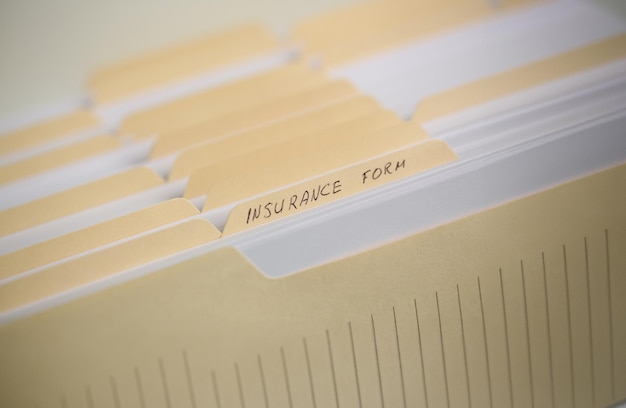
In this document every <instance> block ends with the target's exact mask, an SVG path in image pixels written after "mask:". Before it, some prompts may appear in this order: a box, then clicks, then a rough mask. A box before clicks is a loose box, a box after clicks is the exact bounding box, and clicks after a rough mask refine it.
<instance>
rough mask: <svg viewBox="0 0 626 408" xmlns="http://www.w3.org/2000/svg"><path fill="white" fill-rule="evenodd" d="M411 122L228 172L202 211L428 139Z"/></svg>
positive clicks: (211, 188) (216, 186) (210, 193)
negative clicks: (263, 165) (250, 169)
mask: <svg viewBox="0 0 626 408" xmlns="http://www.w3.org/2000/svg"><path fill="white" fill-rule="evenodd" d="M411 125H412V124H411V123H400V124H398V125H395V126H391V127H388V128H384V129H381V130H378V131H375V132H371V133H368V132H362V133H359V134H355V135H352V136H350V137H345V138H342V139H341V140H339V141H338V142H337V143H335V144H333V145H329V146H326V147H324V148H322V149H319V150H317V151H315V152H311V153H309V154H306V155H300V156H299V157H292V158H290V159H289V160H285V161H283V162H280V163H276V164H274V165H271V166H265V167H264V168H262V169H255V170H254V171H247V172H245V171H244V172H242V173H239V174H233V175H226V176H229V177H228V178H224V179H222V180H221V181H219V182H218V183H216V184H214V185H213V186H211V187H209V190H208V193H207V198H206V201H205V202H204V207H203V210H202V211H208V210H212V209H216V208H219V207H222V206H224V205H228V204H233V203H236V202H237V201H239V200H243V199H246V198H249V197H253V196H255V195H258V194H264V193H267V192H269V191H272V190H275V189H279V188H283V187H284V186H288V185H290V184H294V183H298V182H301V181H304V180H306V179H308V178H313V177H316V176H319V175H321V174H324V173H326V172H329V171H333V170H338V169H340V168H343V167H346V166H349V165H351V164H354V163H358V162H360V161H364V160H368V159H370V158H373V157H376V156H380V155H382V154H384V153H387V152H391V151H393V150H397V149H401V148H403V147H407V146H410V145H412V144H415V143H417V142H419V141H421V140H425V139H428V135H427V134H426V132H424V131H423V130H422V129H421V128H420V127H419V126H411Z"/></svg>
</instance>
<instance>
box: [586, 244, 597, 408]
mask: <svg viewBox="0 0 626 408" xmlns="http://www.w3.org/2000/svg"><path fill="white" fill-rule="evenodd" d="M583 242H584V244H585V275H586V284H587V316H588V322H587V324H588V329H589V362H590V363H591V402H592V404H593V405H594V406H595V405H596V377H595V361H594V360H595V359H594V355H593V326H592V321H591V320H592V316H591V282H590V281H589V251H588V249H587V237H584V238H583Z"/></svg>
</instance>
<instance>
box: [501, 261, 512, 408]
mask: <svg viewBox="0 0 626 408" xmlns="http://www.w3.org/2000/svg"><path fill="white" fill-rule="evenodd" d="M499 273H500V295H501V299H502V315H503V316H504V337H505V343H504V345H505V346H506V365H507V368H508V371H509V397H510V403H511V408H513V407H514V406H515V405H514V400H513V375H512V373H511V350H510V347H509V325H508V321H507V318H506V303H505V302H504V282H503V280H502V268H500V269H499Z"/></svg>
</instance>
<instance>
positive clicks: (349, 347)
mask: <svg viewBox="0 0 626 408" xmlns="http://www.w3.org/2000/svg"><path fill="white" fill-rule="evenodd" d="M624 201H626V167H624V166H621V167H619V168H615V169H612V170H609V171H606V172H603V173H599V174H597V175H593V176H590V177H588V178H585V179H582V180H579V181H575V182H573V183H569V184H566V185H563V186H560V187H558V188H555V189H552V190H548V191H545V192H542V193H539V194H536V195H533V196H530V197H528V198H524V199H521V200H517V201H515V202H511V203H509V204H506V205H503V206H500V207H497V208H494V209H490V210H487V211H484V212H482V213H480V214H477V215H473V216H470V217H467V218H465V219H462V220H459V221H456V222H453V223H450V224H448V225H445V226H442V227H438V228H435V229H433V230H430V231H427V232H424V233H421V234H418V235H416V236H413V237H409V238H406V239H403V240H401V241H398V242H395V243H392V244H389V245H385V246H383V247H380V248H378V249H373V250H370V251H368V252H366V253H362V254H358V255H355V256H351V257H349V258H346V259H343V260H340V261H337V262H334V263H332V264H329V265H323V266H320V267H317V268H314V269H311V270H308V271H304V272H302V273H298V274H295V275H292V276H288V277H285V278H281V279H267V278H265V277H263V276H262V275H261V274H260V273H259V272H257V271H256V270H255V268H254V267H253V266H252V265H250V264H249V263H248V262H247V261H245V259H243V257H242V256H241V255H239V254H238V253H237V252H236V251H235V250H233V249H228V248H225V249H222V250H219V251H216V252H213V253H209V254H206V255H204V256H201V257H198V258H195V259H192V260H190V261H188V262H185V263H182V264H179V265H175V266H172V267H169V268H166V269H164V270H161V271H158V272H155V273H153V274H150V275H148V276H144V277H142V278H139V279H137V280H135V281H131V282H128V283H126V284H123V285H120V286H117V287H114V288H111V289H108V290H105V291H102V292H100V293H97V294H94V295H91V296H89V297H86V298H83V299H79V300H77V301H74V302H71V303H68V304H66V305H63V306H60V307H57V308H55V309H52V310H48V311H45V312H42V313H40V314H38V315H36V316H33V317H30V318H26V319H23V320H20V321H17V322H14V323H11V324H9V325H6V326H4V327H2V328H0V358H1V360H2V362H3V364H2V365H1V366H0V402H2V405H4V406H10V407H16V408H20V407H33V406H41V407H47V406H66V407H67V408H73V407H83V406H94V407H106V406H116V405H118V406H122V407H125V406H145V407H180V408H186V407H220V406H221V407H240V406H242V405H244V406H246V407H257V406H258V407H264V406H271V407H278V408H287V407H304V408H312V407H314V406H317V407H337V406H339V407H347V408H351V407H380V406H382V405H383V404H384V406H386V407H403V406H407V407H445V406H451V407H470V406H471V407H490V406H493V407H528V406H536V407H540V406H555V407H572V406H574V405H575V406H577V407H606V406H610V405H611V403H612V402H616V401H619V400H622V399H624V398H626V347H625V346H624V345H625V344H626V325H624V324H623V322H624V321H626V296H623V295H624V293H623V291H624V288H626V274H624V273H623V271H624V270H626V253H625V252H624V251H623V250H622V248H624V247H625V246H626V213H625V210H626V207H624V205H623V203H624ZM598 209H602V210H601V211H598ZM302 239H306V237H302ZM242 401H243V402H242ZM266 401H267V404H266Z"/></svg>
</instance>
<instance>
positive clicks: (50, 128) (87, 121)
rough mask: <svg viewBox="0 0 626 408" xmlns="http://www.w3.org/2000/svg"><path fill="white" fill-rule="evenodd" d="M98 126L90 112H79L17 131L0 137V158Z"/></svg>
mask: <svg viewBox="0 0 626 408" xmlns="http://www.w3.org/2000/svg"><path fill="white" fill-rule="evenodd" d="M99 124H100V121H99V119H98V118H97V117H96V116H95V115H93V114H92V113H91V112H88V111H83V110H80V111H75V112H72V113H68V114H66V115H63V116H60V117H56V118H54V119H50V120H46V121H44V122H41V123H37V124H35V125H32V126H29V127H25V128H22V129H18V130H15V131H13V132H10V133H7V134H4V135H0V156H5V155H7V154H10V153H14V152H18V151H20V150H24V149H28V148H31V147H35V146H37V145H39V144H42V143H46V142H51V141H54V140H58V139H61V138H63V137H66V136H71V135H73V134H76V133H78V132H81V131H85V130H89V129H93V128H95V127H97V126H98V125H99Z"/></svg>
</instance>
